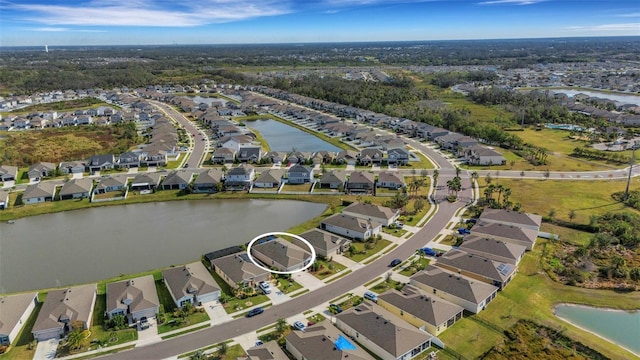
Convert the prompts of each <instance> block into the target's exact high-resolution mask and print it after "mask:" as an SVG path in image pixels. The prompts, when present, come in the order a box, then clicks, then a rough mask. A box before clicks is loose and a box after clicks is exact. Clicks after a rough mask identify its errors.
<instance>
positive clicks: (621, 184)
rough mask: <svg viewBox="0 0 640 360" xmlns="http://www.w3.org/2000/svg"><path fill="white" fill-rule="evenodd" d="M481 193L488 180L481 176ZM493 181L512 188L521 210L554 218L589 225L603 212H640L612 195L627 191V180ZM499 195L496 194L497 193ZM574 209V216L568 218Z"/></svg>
mask: <svg viewBox="0 0 640 360" xmlns="http://www.w3.org/2000/svg"><path fill="white" fill-rule="evenodd" d="M478 183H479V184H480V194H481V196H484V195H482V194H484V187H485V186H486V182H485V179H484V178H483V177H480V178H479V179H478ZM492 183H494V184H501V185H503V186H506V187H509V188H511V191H512V194H511V197H510V200H511V201H512V202H513V203H518V202H519V203H521V204H522V211H526V212H529V213H535V214H539V215H542V216H548V215H549V211H550V210H551V209H553V210H554V211H555V218H556V219H559V220H564V221H573V222H575V223H582V224H588V223H589V218H590V216H591V215H602V214H604V213H606V212H619V211H629V212H634V213H636V214H640V211H638V210H634V209H632V208H629V207H625V206H624V205H623V204H622V203H620V202H617V201H615V200H613V199H612V198H611V194H613V193H614V192H617V191H624V189H625V186H626V181H622V180H598V181H585V180H575V181H571V180H523V179H497V180H496V179H495V178H494V180H493V182H492ZM630 188H631V189H638V188H640V178H637V177H636V178H632V180H631V187H630ZM496 196H497V195H496ZM572 210H573V211H574V213H575V218H574V219H573V220H571V219H569V213H570V212H571V211H572Z"/></svg>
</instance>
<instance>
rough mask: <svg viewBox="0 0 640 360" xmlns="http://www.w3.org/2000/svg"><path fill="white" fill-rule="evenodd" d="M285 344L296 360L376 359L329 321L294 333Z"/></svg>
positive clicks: (288, 336) (287, 338)
mask: <svg viewBox="0 0 640 360" xmlns="http://www.w3.org/2000/svg"><path fill="white" fill-rule="evenodd" d="M285 342H286V345H285V348H286V349H287V351H288V352H289V353H290V354H291V355H292V356H293V358H294V359H296V360H373V359H374V357H373V356H371V355H370V354H369V353H367V352H366V351H365V350H364V349H362V348H361V347H360V346H359V345H358V344H357V343H356V342H354V341H353V340H352V339H349V338H348V336H347V335H344V334H343V333H342V332H340V330H338V329H337V328H336V327H335V326H333V324H331V321H329V320H323V321H322V322H320V323H318V324H315V325H313V326H309V327H308V328H306V329H305V331H292V332H290V333H289V335H287V336H286V337H285ZM247 353H249V352H248V351H247ZM260 360H262V359H260ZM282 360H288V359H282Z"/></svg>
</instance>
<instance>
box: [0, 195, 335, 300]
mask: <svg viewBox="0 0 640 360" xmlns="http://www.w3.org/2000/svg"><path fill="white" fill-rule="evenodd" d="M325 209H326V205H324V204H315V203H309V202H303V201H291V200H222V199H215V200H210V201H208V200H189V201H171V202H157V203H147V204H130V205H120V206H108V207H100V208H90V209H82V210H75V211H67V212H61V213H55V214H47V215H38V216H33V217H27V218H22V219H18V220H16V221H15V223H13V224H8V223H0V293H5V292H16V291H23V290H35V289H43V288H49V287H57V286H65V285H71V284H79V283H86V282H92V281H98V280H102V279H107V278H110V277H114V276H118V275H120V274H130V273H136V272H141V271H147V270H152V269H157V268H162V267H167V266H170V265H174V264H182V263H186V262H191V261H197V260H198V259H200V257H201V256H202V255H203V254H205V253H208V252H211V251H214V250H219V249H222V248H225V247H229V246H232V245H240V244H243V243H247V242H249V241H250V240H251V239H253V238H254V237H256V236H258V235H260V234H262V233H265V232H274V231H286V230H287V229H288V228H290V227H292V226H295V225H298V224H300V223H302V222H304V221H307V220H309V219H311V218H314V217H316V216H319V215H320V214H321V213H322V212H323V211H324V210H325Z"/></svg>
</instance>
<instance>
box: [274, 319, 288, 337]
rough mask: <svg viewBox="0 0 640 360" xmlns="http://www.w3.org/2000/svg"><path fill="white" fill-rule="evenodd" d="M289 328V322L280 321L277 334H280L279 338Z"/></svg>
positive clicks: (277, 323)
mask: <svg viewBox="0 0 640 360" xmlns="http://www.w3.org/2000/svg"><path fill="white" fill-rule="evenodd" d="M288 327H289V324H287V320H285V319H284V318H280V319H278V321H277V322H276V334H278V337H280V336H282V335H283V334H284V332H285V331H286V330H287V328H288Z"/></svg>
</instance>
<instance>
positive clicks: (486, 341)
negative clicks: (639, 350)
mask: <svg viewBox="0 0 640 360" xmlns="http://www.w3.org/2000/svg"><path fill="white" fill-rule="evenodd" d="M546 244H547V240H540V241H539V243H538V244H536V247H535V248H534V250H533V251H531V252H529V253H527V254H526V255H525V257H524V259H523V260H522V261H521V263H520V266H519V270H518V275H517V276H516V277H515V278H514V279H513V281H512V282H511V283H510V284H509V285H508V286H507V287H506V288H505V290H504V291H502V292H500V293H499V294H498V297H497V298H496V299H495V300H494V301H493V302H492V303H491V304H490V305H489V306H488V307H487V309H486V310H485V311H482V312H481V313H480V314H478V315H473V316H472V318H466V319H463V320H462V321H461V322H459V323H456V324H455V325H454V326H453V328H452V329H449V330H447V331H445V332H444V333H442V334H441V335H440V336H439V337H440V339H442V340H443V341H444V342H445V344H447V345H448V346H449V347H451V348H452V349H453V350H454V351H456V352H458V353H460V354H462V355H463V356H464V357H465V358H468V359H473V358H478V357H479V356H480V355H482V354H483V353H484V352H486V351H487V350H489V349H490V348H491V347H492V346H494V345H496V344H497V343H498V342H499V341H502V340H504V339H505V337H504V335H503V334H502V332H499V331H495V330H491V329H500V330H504V329H507V328H509V327H510V326H512V325H513V324H515V323H516V321H517V320H518V319H521V318H522V319H527V320H531V321H534V322H536V323H539V324H542V325H546V326H549V327H551V328H554V329H562V330H564V334H565V335H566V336H568V337H570V338H572V339H574V340H576V341H579V342H581V343H583V344H585V345H587V346H589V347H591V348H593V349H594V350H596V351H599V352H601V353H602V354H604V355H605V356H608V357H610V358H613V359H631V358H634V357H633V355H632V354H630V353H628V352H627V351H625V350H623V349H622V348H620V347H617V346H614V345H612V344H610V343H608V342H606V341H603V340H602V339H600V338H599V337H597V336H595V335H593V334H591V333H588V332H586V331H583V330H580V329H578V328H576V327H574V326H573V325H571V324H569V323H567V322H564V321H563V320H561V319H559V318H557V317H556V316H555V315H553V306H554V305H556V304H559V303H565V302H566V303H576V304H583V305H591V306H599V307H610V308H616V309H625V310H632V309H638V307H639V305H638V304H640V292H628V293H617V292H614V291H610V290H591V289H583V288H578V287H571V286H566V285H562V284H559V283H556V282H554V281H552V280H551V279H549V277H548V276H547V275H546V273H545V272H543V271H542V270H541V266H540V263H539V261H540V260H539V259H540V258H541V255H542V252H543V249H544V247H545V245H546ZM473 317H477V318H479V319H480V322H478V321H476V320H474V319H473ZM481 322H484V323H488V324H490V325H489V326H486V325H484V324H482V323H481ZM460 339H467V340H465V341H460Z"/></svg>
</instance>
